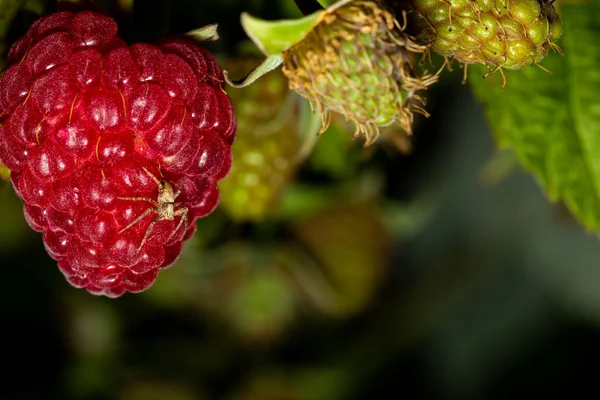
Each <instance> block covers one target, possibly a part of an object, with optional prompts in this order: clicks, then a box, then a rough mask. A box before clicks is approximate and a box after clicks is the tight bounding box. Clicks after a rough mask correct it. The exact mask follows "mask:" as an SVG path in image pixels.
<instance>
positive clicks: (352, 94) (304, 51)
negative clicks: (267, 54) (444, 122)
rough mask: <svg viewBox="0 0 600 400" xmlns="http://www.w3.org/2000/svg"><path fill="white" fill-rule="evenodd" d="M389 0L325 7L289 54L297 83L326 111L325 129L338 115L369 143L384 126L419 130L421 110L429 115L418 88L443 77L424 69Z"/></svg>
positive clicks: (287, 69)
mask: <svg viewBox="0 0 600 400" xmlns="http://www.w3.org/2000/svg"><path fill="white" fill-rule="evenodd" d="M413 39H414V38H412V37H411V36H409V35H408V34H407V33H405V32H404V30H403V29H402V27H400V25H399V24H398V22H397V21H396V20H395V18H394V16H393V14H392V13H391V11H390V10H389V9H388V7H387V6H386V4H385V3H384V2H383V1H366V0H355V1H342V2H340V3H338V4H336V5H334V6H332V7H330V8H328V9H327V10H325V11H324V12H323V15H322V16H321V17H320V18H319V22H318V23H317V24H316V25H315V26H314V27H313V28H312V30H311V31H310V32H309V33H308V34H307V35H306V36H305V37H304V38H303V39H302V40H301V41H299V42H298V43H296V44H295V45H293V46H292V47H290V48H289V49H288V50H286V51H284V52H283V54H282V55H283V73H284V74H285V75H286V77H287V78H288V79H289V87H290V89H292V90H295V91H297V92H298V93H299V94H301V95H302V96H304V97H305V98H307V99H308V100H309V101H310V102H311V103H312V104H314V105H316V107H317V108H318V109H319V110H320V111H321V112H322V116H323V128H322V130H321V132H323V131H325V130H326V129H327V127H328V125H329V123H330V121H331V112H336V113H339V114H341V115H344V116H345V117H346V119H348V120H350V121H353V122H354V123H355V125H356V131H355V136H358V135H360V134H362V135H364V137H365V139H366V142H365V144H366V145H369V144H371V143H373V142H374V141H375V140H376V139H377V138H378V136H379V133H380V128H381V127H385V126H389V125H391V124H393V123H398V124H399V125H400V126H401V127H402V128H403V129H405V130H406V131H407V132H412V122H413V112H415V111H416V112H420V113H423V114H426V112H425V111H424V110H423V109H422V108H421V106H420V104H421V103H422V101H421V100H422V99H421V98H420V97H419V95H417V94H416V93H417V92H419V91H425V90H426V89H427V87H428V86H430V85H432V84H433V83H435V82H436V81H437V76H435V75H431V74H429V73H427V72H423V73H417V72H416V71H415V70H414V68H412V66H411V57H413V55H415V54H417V55H421V54H422V53H424V52H425V51H426V49H427V48H426V46H422V45H418V44H417V43H415V42H414V40H413Z"/></svg>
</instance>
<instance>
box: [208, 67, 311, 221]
mask: <svg viewBox="0 0 600 400" xmlns="http://www.w3.org/2000/svg"><path fill="white" fill-rule="evenodd" d="M257 63H258V62H255V63H254V65H253V63H252V61H251V60H236V61H235V62H231V63H230V64H231V65H230V66H229V67H228V71H230V72H231V73H233V74H240V73H238V72H237V71H238V70H239V71H248V70H250V69H251V68H252V67H253V66H255V65H256V64H257ZM228 95H229V97H230V98H231V100H232V103H233V107H234V110H235V112H236V116H237V122H238V136H237V139H236V142H235V144H234V145H233V146H232V153H233V159H234V160H235V162H233V164H232V167H231V170H230V173H229V175H228V176H227V177H226V178H225V179H223V180H222V181H221V182H220V184H219V188H220V191H221V203H220V204H221V208H222V209H223V210H224V211H225V212H226V213H227V214H228V215H229V216H230V217H231V218H232V219H234V220H236V221H260V220H263V219H264V218H265V217H266V216H267V214H268V212H269V211H270V210H271V209H273V208H274V206H275V205H276V203H277V201H278V200H279V198H280V196H281V194H282V193H283V190H284V188H285V187H286V185H287V184H288V183H289V181H290V180H291V178H292V176H293V174H294V172H295V156H296V154H297V152H298V149H299V147H300V139H299V137H300V132H299V125H298V124H299V121H298V117H299V114H298V109H297V108H298V107H297V105H298V104H299V102H298V99H300V97H299V96H297V95H296V94H295V93H293V92H290V91H289V90H288V87H287V81H286V79H285V77H284V76H283V74H282V73H281V71H280V70H276V71H272V72H269V73H268V74H266V75H265V76H264V77H262V78H261V79H260V80H258V81H256V82H254V84H252V85H249V86H246V87H244V88H242V89H231V88H229V89H228Z"/></svg>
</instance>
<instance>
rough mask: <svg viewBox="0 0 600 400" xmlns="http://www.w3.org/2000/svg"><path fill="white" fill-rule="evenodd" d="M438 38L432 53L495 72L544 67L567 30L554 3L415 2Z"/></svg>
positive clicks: (527, 0)
mask: <svg viewBox="0 0 600 400" xmlns="http://www.w3.org/2000/svg"><path fill="white" fill-rule="evenodd" d="M411 1H412V4H413V6H414V8H415V10H416V11H417V12H418V14H420V15H421V16H422V17H423V18H424V20H425V22H426V25H427V26H429V27H430V28H431V30H432V32H433V35H432V36H433V38H432V49H433V50H434V51H436V52H437V53H439V54H441V55H443V56H452V57H453V58H455V59H456V60H457V61H459V62H461V63H465V64H485V65H487V66H488V67H489V68H490V70H495V69H499V68H506V69H521V68H523V67H524V66H525V65H527V64H535V63H539V62H540V61H541V60H542V59H543V58H544V57H545V56H546V54H547V53H548V49H549V48H552V47H556V45H555V44H554V42H555V41H556V40H558V39H559V38H560V36H561V34H562V24H561V21H560V18H559V17H558V15H557V14H556V11H555V10H554V7H553V6H552V2H551V1H549V0H454V1H451V2H448V1H442V0H411Z"/></svg>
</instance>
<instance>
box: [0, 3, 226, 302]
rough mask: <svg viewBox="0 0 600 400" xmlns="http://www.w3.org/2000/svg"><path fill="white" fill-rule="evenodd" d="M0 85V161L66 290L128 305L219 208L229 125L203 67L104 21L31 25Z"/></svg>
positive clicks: (219, 93)
mask: <svg viewBox="0 0 600 400" xmlns="http://www.w3.org/2000/svg"><path fill="white" fill-rule="evenodd" d="M8 64H9V65H8V67H7V68H6V69H5V71H4V72H3V74H2V76H1V78H0V114H1V116H0V124H1V127H0V160H1V162H2V163H4V164H5V165H6V167H7V168H8V169H10V171H11V181H12V183H13V186H14V188H15V191H16V192H17V194H18V195H19V197H20V198H21V199H22V200H23V202H24V213H25V217H26V219H27V221H28V223H29V225H30V226H31V227H32V228H33V229H34V230H36V231H39V232H42V233H43V241H44V245H45V248H46V250H47V252H48V254H49V255H50V256H51V257H52V258H54V259H55V260H56V261H57V262H58V267H59V269H60V271H61V272H62V273H63V274H64V275H65V277H66V279H67V280H68V281H69V282H70V283H71V284H72V285H73V286H75V287H79V288H85V289H87V290H88V291H89V292H90V293H93V294H97V295H105V296H109V297H118V296H121V295H122V294H123V293H125V292H126V291H128V292H134V293H135V292H141V291H143V290H146V289H147V288H148V287H150V286H151V285H152V284H153V283H154V282H155V280H156V278H157V274H158V271H159V270H160V269H164V268H167V267H169V266H170V265H172V264H173V263H174V262H175V260H176V259H177V258H178V257H179V255H180V253H181V249H182V244H183V242H184V241H185V240H187V239H189V238H190V237H191V236H192V235H193V234H194V231H195V225H196V224H195V222H196V220H197V219H198V218H202V217H204V216H207V215H208V214H210V213H211V212H212V211H213V210H214V209H215V207H216V206H217V204H218V202H219V191H218V188H217V185H216V184H217V182H218V181H219V180H221V179H222V178H224V177H225V176H226V175H227V173H228V172H229V169H230V166H231V144H232V143H233V140H234V138H235V133H236V121H235V116H234V113H233V108H232V105H231V102H230V100H229V98H228V97H227V95H226V94H225V92H224V90H223V83H222V82H223V74H222V71H221V69H220V67H219V66H218V64H217V62H216V60H215V58H214V57H213V56H212V55H211V54H210V53H209V52H208V51H207V50H205V49H203V48H201V47H199V46H198V45H197V44H196V43H195V42H193V41H192V40H191V39H189V38H187V37H184V36H181V37H172V38H167V39H164V40H162V41H160V42H158V43H155V44H154V45H151V44H144V43H137V44H133V45H131V46H128V45H127V44H126V43H125V42H124V41H123V40H121V39H120V38H119V37H117V24H116V23H115V21H114V20H113V19H111V18H110V17H108V16H106V15H103V14H99V13H95V12H90V11H85V12H79V13H72V12H58V13H54V14H51V15H48V16H45V17H42V18H40V19H39V20H37V21H36V22H35V23H34V24H33V25H32V26H31V28H30V29H29V31H28V32H27V33H26V34H25V35H24V36H23V37H22V38H20V39H19V40H18V41H17V42H16V43H15V44H14V45H13V46H12V48H11V50H10V51H9V54H8Z"/></svg>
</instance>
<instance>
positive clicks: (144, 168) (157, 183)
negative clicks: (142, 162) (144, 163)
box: [142, 167, 161, 187]
mask: <svg viewBox="0 0 600 400" xmlns="http://www.w3.org/2000/svg"><path fill="white" fill-rule="evenodd" d="M142 169H143V170H144V172H145V173H146V174H147V175H148V176H149V177H150V178H152V180H153V181H154V183H156V185H157V186H158V187H160V186H161V184H160V181H159V180H158V178H157V177H156V176H154V174H153V173H152V172H150V171H148V170H147V169H146V167H142Z"/></svg>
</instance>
